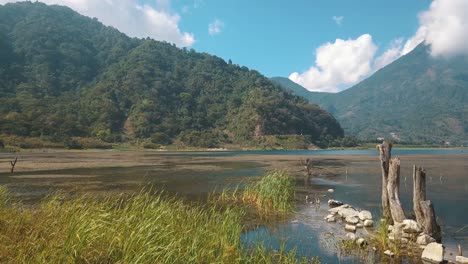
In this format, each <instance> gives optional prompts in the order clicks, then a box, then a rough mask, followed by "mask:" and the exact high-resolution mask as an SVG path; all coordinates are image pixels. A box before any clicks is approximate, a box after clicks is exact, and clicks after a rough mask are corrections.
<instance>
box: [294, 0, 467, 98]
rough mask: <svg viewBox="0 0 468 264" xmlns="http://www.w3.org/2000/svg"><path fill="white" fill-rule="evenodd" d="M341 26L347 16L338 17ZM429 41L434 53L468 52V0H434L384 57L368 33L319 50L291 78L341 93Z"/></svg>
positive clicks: (455, 53) (393, 42)
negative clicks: (410, 31)
mask: <svg viewBox="0 0 468 264" xmlns="http://www.w3.org/2000/svg"><path fill="white" fill-rule="evenodd" d="M333 20H335V22H336V23H337V24H338V25H340V24H341V22H342V20H343V18H342V17H337V16H334V17H333ZM422 42H425V43H426V44H429V45H430V47H431V54H432V55H433V56H455V55H460V54H466V55H468V45H466V43H467V42H468V1H467V0H433V1H432V3H431V5H430V7H429V8H428V10H426V11H424V12H421V13H420V14H419V27H418V30H417V31H416V33H415V34H414V35H413V36H411V37H410V38H408V39H407V40H406V41H404V40H403V39H402V38H398V39H395V40H393V41H392V42H391V43H390V46H389V48H388V49H387V50H385V51H384V52H383V53H382V54H381V55H380V56H378V57H376V58H374V56H375V52H376V50H377V48H376V46H375V44H374V43H373V42H372V37H371V36H370V35H368V34H364V35H362V36H360V37H359V38H357V39H356V40H346V41H345V40H341V39H337V40H336V41H335V43H327V44H324V45H322V46H320V47H319V48H318V49H317V50H316V53H317V54H316V56H317V57H316V61H315V65H314V66H312V67H310V68H309V69H308V70H307V71H305V72H303V73H297V72H294V73H292V74H291V75H290V76H289V78H290V79H291V80H292V81H294V82H296V83H298V84H301V85H302V86H304V87H306V88H307V89H309V90H311V91H324V92H337V91H341V90H343V89H346V88H348V87H350V86H352V85H353V84H355V83H357V82H359V81H361V80H362V79H364V78H366V77H367V76H368V75H370V74H371V73H373V72H375V71H377V70H378V69H380V68H382V67H385V66H386V65H388V64H390V63H392V62H393V61H395V60H396V59H398V58H400V57H401V56H403V55H406V54H408V53H409V52H411V51H412V50H413V49H414V48H415V47H416V46H417V45H419V44H420V43H422Z"/></svg>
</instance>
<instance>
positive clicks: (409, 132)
mask: <svg viewBox="0 0 468 264" xmlns="http://www.w3.org/2000/svg"><path fill="white" fill-rule="evenodd" d="M286 89H288V88H286ZM296 94H298V95H301V93H297V92H296ZM311 95H312V96H306V98H307V99H308V100H310V101H311V102H316V103H318V104H319V105H320V106H322V107H323V108H324V109H326V110H328V111H330V112H332V113H333V114H334V115H335V117H336V118H337V119H338V121H339V122H340V124H341V125H342V126H343V128H344V129H345V131H346V133H347V134H349V135H356V136H358V137H359V138H362V139H375V138H377V137H385V138H390V137H391V133H394V134H395V135H397V136H399V137H400V139H401V140H402V141H407V142H416V143H441V142H447V141H448V142H451V143H452V144H463V143H465V144H466V143H467V142H468V136H467V133H468V58H467V57H464V56H459V57H454V58H449V59H446V58H433V57H431V56H430V54H429V48H428V47H427V46H425V45H424V44H421V45H419V46H418V47H416V48H415V49H414V50H413V51H412V52H410V53H409V54H407V55H405V56H403V57H401V58H400V59H398V60H396V61H395V62H393V63H391V64H390V65H388V66H386V67H384V68H382V69H381V70H379V71H377V72H376V73H375V74H373V75H372V76H370V77H369V78H367V79H366V80H364V81H362V82H361V83H359V84H357V85H355V86H353V87H351V88H349V89H347V90H345V91H342V92H340V93H337V94H326V95H324V96H322V97H320V96H317V95H316V94H315V93H311Z"/></svg>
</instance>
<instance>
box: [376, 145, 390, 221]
mask: <svg viewBox="0 0 468 264" xmlns="http://www.w3.org/2000/svg"><path fill="white" fill-rule="evenodd" d="M377 150H379V153H380V165H381V169H382V213H383V217H384V218H385V219H387V220H390V219H392V214H391V212H390V203H389V199H388V191H387V181H388V169H389V164H390V158H391V157H392V154H391V151H392V144H391V143H388V142H386V141H384V142H383V143H382V144H380V145H377Z"/></svg>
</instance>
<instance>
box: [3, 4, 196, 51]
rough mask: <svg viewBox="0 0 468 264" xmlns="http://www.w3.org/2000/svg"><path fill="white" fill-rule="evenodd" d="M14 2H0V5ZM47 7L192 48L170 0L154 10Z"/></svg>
mask: <svg viewBox="0 0 468 264" xmlns="http://www.w3.org/2000/svg"><path fill="white" fill-rule="evenodd" d="M7 2H17V1H15V0H0V4H4V3H7ZM41 2H44V3H46V4H57V5H66V6H68V7H70V8H72V9H74V10H75V11H77V12H79V13H81V14H83V15H86V16H89V17H96V18H98V19H99V20H100V21H101V22H102V23H103V24H105V25H108V26H113V27H115V28H117V29H118V30H120V31H122V32H124V33H126V34H127V35H129V36H131V37H139V38H143V37H151V38H153V39H156V40H164V41H168V42H171V43H175V44H176V45H177V46H179V47H188V46H192V45H193V43H194V42H195V37H194V35H193V34H192V33H188V32H182V31H181V30H180V28H179V21H180V16H179V15H178V14H176V13H172V12H171V11H170V0H157V1H156V6H155V7H152V6H150V5H148V4H140V3H139V2H138V0H41Z"/></svg>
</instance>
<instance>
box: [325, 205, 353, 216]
mask: <svg viewBox="0 0 468 264" xmlns="http://www.w3.org/2000/svg"><path fill="white" fill-rule="evenodd" d="M349 207H350V206H349V204H343V205H340V206H338V207H334V208H331V209H328V212H330V213H332V214H333V213H335V214H337V213H338V211H340V210H342V209H344V208H349Z"/></svg>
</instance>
